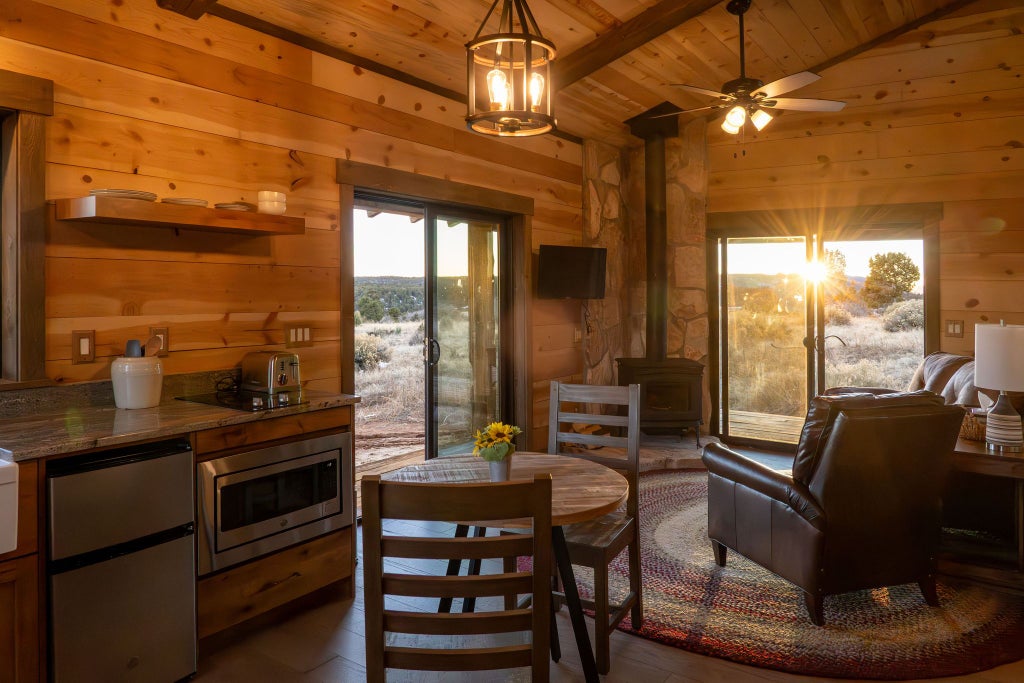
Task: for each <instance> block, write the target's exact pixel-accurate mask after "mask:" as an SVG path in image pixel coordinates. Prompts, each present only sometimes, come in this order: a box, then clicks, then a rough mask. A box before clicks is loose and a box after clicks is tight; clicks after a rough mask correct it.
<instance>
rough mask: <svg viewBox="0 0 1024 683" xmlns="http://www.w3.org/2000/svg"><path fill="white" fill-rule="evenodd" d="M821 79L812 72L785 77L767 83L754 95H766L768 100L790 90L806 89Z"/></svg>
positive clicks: (802, 72)
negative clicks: (806, 86) (805, 87)
mask: <svg viewBox="0 0 1024 683" xmlns="http://www.w3.org/2000/svg"><path fill="white" fill-rule="evenodd" d="M819 78H821V76H819V75H818V74H812V73H811V72H810V71H801V72H800V73H796V74H792V75H789V76H785V77H783V78H780V79H779V80H777V81H772V82H771V83H767V84H765V85H763V86H761V87H760V88H758V89H757V90H756V91H754V93H753V94H754V95H759V94H764V96H765V97H766V98H771V97H775V96H776V95H781V94H782V93H785V92H789V91H790V90H796V89H798V88H802V87H804V86H805V85H810V84H811V83H814V81H816V80H818V79H819Z"/></svg>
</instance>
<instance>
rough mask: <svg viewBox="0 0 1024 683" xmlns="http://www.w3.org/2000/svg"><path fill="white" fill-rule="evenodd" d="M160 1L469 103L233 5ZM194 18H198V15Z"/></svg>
mask: <svg viewBox="0 0 1024 683" xmlns="http://www.w3.org/2000/svg"><path fill="white" fill-rule="evenodd" d="M157 3H158V4H159V5H160V6H161V7H163V8H164V9H169V10H172V11H175V12H179V13H180V14H184V12H180V11H179V10H178V9H176V8H175V7H171V6H165V5H186V4H189V3H192V4H198V3H204V4H205V12H206V14H209V15H210V16H214V17H217V18H219V19H223V20H224V21H230V22H231V23H233V24H238V25H239V26H244V27H246V28H249V29H252V30H253V31H259V32H260V33H264V34H266V35H268V36H273V37H274V38H278V39H280V40H283V41H285V42H288V43H292V44H293V45H298V46H299V47H304V48H306V49H307V50H311V51H313V52H319V53H320V54H322V55H326V56H328V57H333V58H334V59H337V60H340V61H342V62H347V63H348V64H351V65H352V66H355V67H358V68H360V69H365V70H366V71H372V72H373V73H375V74H380V75H381V76H387V77H388V78H391V79H394V80H396V81H399V82H400V83H405V84H406V85H411V86H412V87H414V88H419V89H420V90H425V91H427V92H430V93H434V94H435V95H439V96H440V97H444V98H446V99H449V100H454V101H455V102H458V103H460V104H466V95H465V94H464V93H460V92H457V91H455V90H450V89H449V88H445V87H443V86H440V85H438V84H436V83H432V82H430V81H427V80H424V79H422V78H417V77H416V76H413V75H412V74H408V73H406V72H404V71H400V70H399V69H394V68H392V67H390V66H387V65H385V64H381V63H380V62H375V61H373V60H372V59H367V58H365V57H360V56H359V55H357V54H355V53H352V52H349V51H348V50H344V49H342V48H340V47H335V46H334V45H331V44H329V43H325V42H323V41H322V40H317V39H316V38H310V37H309V36H304V35H302V34H301V33H296V32H295V31H291V30H289V29H286V28H284V27H282V26H278V25H277V24H272V23H270V22H269V21H264V20H263V19H259V18H257V17H254V16H252V15H250V14H246V13H244V12H239V11H237V10H234V9H231V8H230V7H225V6H224V5H218V4H217V2H216V0H157ZM186 16H188V15H186ZM192 18H193V19H195V18H198V17H192ZM551 134H552V135H554V136H555V137H558V138H561V139H563V140H566V141H568V142H573V143H576V144H582V143H583V139H582V138H580V137H579V136H576V135H573V134H572V133H566V132H564V131H560V130H558V129H556V130H555V131H554V132H552V133H551Z"/></svg>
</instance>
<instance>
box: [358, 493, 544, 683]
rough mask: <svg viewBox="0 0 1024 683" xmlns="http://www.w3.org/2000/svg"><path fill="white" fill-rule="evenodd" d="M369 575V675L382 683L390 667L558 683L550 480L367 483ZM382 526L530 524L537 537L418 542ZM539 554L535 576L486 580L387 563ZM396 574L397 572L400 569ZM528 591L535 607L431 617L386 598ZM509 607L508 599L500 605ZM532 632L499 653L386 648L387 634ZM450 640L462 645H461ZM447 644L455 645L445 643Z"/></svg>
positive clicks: (365, 524) (365, 521)
mask: <svg viewBox="0 0 1024 683" xmlns="http://www.w3.org/2000/svg"><path fill="white" fill-rule="evenodd" d="M362 494H363V576H364V591H365V607H366V672H367V678H368V680H370V681H383V680H384V676H385V671H386V669H388V668H396V669H416V670H422V671H476V670H488V669H504V668H514V667H524V666H529V667H531V669H532V674H533V680H534V681H547V680H548V678H549V669H548V667H549V664H548V648H549V643H550V637H551V634H550V614H549V611H550V608H551V606H550V600H551V594H550V585H549V581H550V576H551V476H550V475H547V474H544V475H536V476H535V477H534V480H533V481H527V482H524V481H512V482H503V483H495V484H475V483H474V484H429V483H408V482H382V481H381V480H380V476H379V475H370V476H367V477H364V478H363V481H362ZM383 519H400V520H420V521H437V522H452V523H454V522H461V521H464V520H468V519H472V520H474V521H479V522H485V521H487V520H492V519H493V520H507V519H530V520H532V529H531V530H530V531H529V533H524V534H516V535H514V536H501V537H483V538H476V537H459V536H454V537H451V538H440V537H430V538H424V537H419V536H416V537H412V536H397V535H387V536H385V535H384V534H383V524H382V520H383ZM514 556H532V557H533V567H532V571H530V572H520V571H514V572H506V573H500V574H481V575H478V576H430V575H423V574H411V573H403V572H402V571H401V569H402V565H400V564H398V563H394V564H393V565H392V563H389V565H388V570H389V571H385V558H405V559H410V558H423V559H428V560H446V559H460V560H461V559H485V558H492V557H493V558H505V557H514ZM392 569H395V570H396V571H391V570H392ZM524 593H525V594H529V595H530V596H531V598H532V600H531V606H530V607H529V608H527V609H520V608H517V609H499V610H495V611H488V612H478V613H469V614H429V613H419V612H411V611H404V610H401V609H386V608H385V596H387V595H396V596H400V597H401V596H404V597H410V598H424V597H429V598H444V597H449V598H460V597H461V598H467V597H472V598H478V597H487V596H500V597H502V598H504V596H506V595H513V594H524ZM496 602H497V603H498V604H502V605H503V604H504V600H503V599H502V600H498V601H496ZM478 605H479V603H478ZM526 630H528V631H531V633H532V639H531V642H530V643H529V644H523V645H496V646H494V647H455V646H452V647H439V648H434V647H424V648H421V647H405V646H398V645H387V639H386V633H402V634H411V635H420V636H478V635H481V634H503V633H514V632H520V631H526ZM448 640H456V639H454V638H452V639H448ZM445 644H446V645H449V644H450V643H449V642H448V641H447V640H446V642H445Z"/></svg>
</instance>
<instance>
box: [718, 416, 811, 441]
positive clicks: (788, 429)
mask: <svg viewBox="0 0 1024 683" xmlns="http://www.w3.org/2000/svg"><path fill="white" fill-rule="evenodd" d="M803 426H804V418H802V417H791V416H789V415H770V414H768V413H752V412H749V411H746V410H730V411H729V435H730V436H737V437H743V438H746V439H761V440H763V441H775V442H777V443H796V442H797V441H799V440H800V430H801V429H803Z"/></svg>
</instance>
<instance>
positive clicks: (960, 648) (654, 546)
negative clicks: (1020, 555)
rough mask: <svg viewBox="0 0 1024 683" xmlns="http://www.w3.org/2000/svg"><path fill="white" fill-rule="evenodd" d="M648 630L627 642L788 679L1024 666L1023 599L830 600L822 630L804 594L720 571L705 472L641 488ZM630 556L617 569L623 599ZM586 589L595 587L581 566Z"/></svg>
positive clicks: (750, 569)
mask: <svg viewBox="0 0 1024 683" xmlns="http://www.w3.org/2000/svg"><path fill="white" fill-rule="evenodd" d="M640 505H641V510H640V515H641V540H640V543H641V546H640V547H641V554H642V563H643V587H644V623H643V626H642V627H641V628H640V629H639V630H633V628H632V625H631V624H630V622H629V617H628V616H627V617H626V619H625V620H624V621H623V623H622V624H621V625H620V628H621V629H622V630H624V631H626V632H628V633H633V634H635V635H638V636H641V637H643V638H648V639H650V640H655V641H658V642H661V643H665V644H668V645H673V646H675V647H679V648H682V649H684V650H690V651H692V652H697V653H700V654H704V655H710V656H713V657H721V658H724V659H730V660H733V661H736V662H741V663H743V664H750V665H753V666H759V667H764V668H768V669H776V670H779V671H786V672H790V673H797V674H804V675H810V676H826V677H832V678H870V679H881V680H905V679H914V678H934V677H940V676H953V675H958V674H965V673H971V672H975V671H982V670H984V669H989V668H992V667H994V666H997V665H999V664H1005V663H1006V662H1011V661H1016V660H1018V659H1021V658H1024V597H1022V596H1015V595H1009V594H1005V593H999V592H996V591H992V590H987V589H984V588H979V587H976V586H971V585H969V584H964V583H959V582H956V583H953V582H944V581H942V580H941V579H940V581H939V586H938V590H939V600H940V607H938V608H933V607H929V606H928V605H927V604H925V602H924V598H923V597H921V593H920V591H919V590H918V587H917V584H916V583H913V584H907V585H903V586H896V587H892V588H883V589H876V590H863V591H856V592H852V593H845V594H842V595H836V596H829V597H826V598H825V626H824V627H823V628H820V627H817V626H814V625H813V624H812V623H811V622H810V619H809V618H808V617H807V612H806V611H805V609H804V603H803V597H802V593H801V591H800V590H799V589H798V588H796V587H795V586H793V585H792V584H790V583H788V582H787V581H785V580H783V579H781V578H779V577H777V576H776V575H774V574H772V573H771V572H769V571H767V570H765V569H763V568H762V567H760V566H759V565H757V564H754V563H753V562H750V561H748V560H747V559H746V558H744V557H742V556H741V555H739V554H737V553H735V552H729V556H728V561H727V563H726V567H724V568H721V567H718V566H717V565H716V564H715V561H714V557H713V555H712V552H711V543H710V541H708V538H707V474H706V473H705V472H694V471H660V472H651V473H644V474H643V475H642V476H641V479H640ZM627 568H628V565H627V563H626V553H625V552H623V553H622V554H621V555H620V556H619V557H618V558H616V560H615V562H614V563H613V565H612V568H611V576H610V577H609V581H610V583H611V586H612V592H613V596H615V595H616V594H618V595H621V594H623V593H624V592H625V589H626V586H627V585H628V583H627ZM577 579H578V582H579V584H580V592H581V594H584V595H590V594H592V592H593V589H592V585H593V580H592V578H591V575H590V574H588V570H586V569H585V568H578V570H577Z"/></svg>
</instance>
